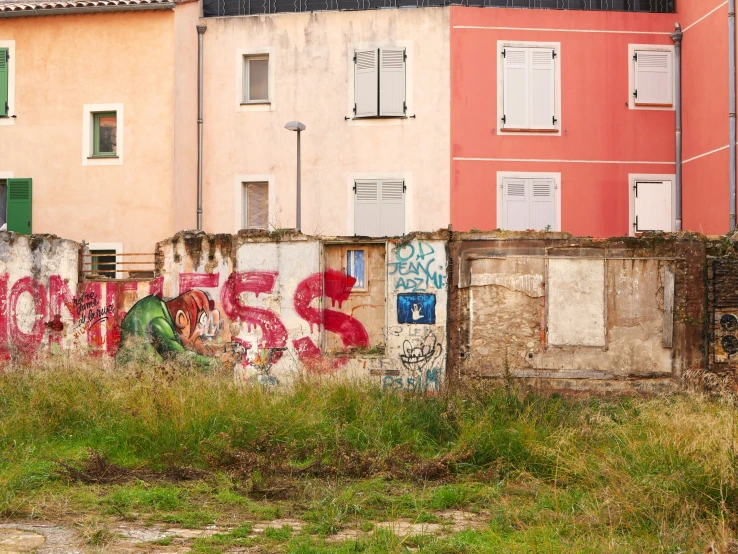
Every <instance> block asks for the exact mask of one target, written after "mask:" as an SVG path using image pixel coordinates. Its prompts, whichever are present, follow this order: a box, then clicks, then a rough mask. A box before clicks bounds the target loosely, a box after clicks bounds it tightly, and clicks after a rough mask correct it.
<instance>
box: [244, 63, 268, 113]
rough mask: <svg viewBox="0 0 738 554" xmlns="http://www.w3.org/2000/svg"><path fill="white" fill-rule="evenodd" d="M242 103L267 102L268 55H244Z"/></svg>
mask: <svg viewBox="0 0 738 554" xmlns="http://www.w3.org/2000/svg"><path fill="white" fill-rule="evenodd" d="M243 103H244V104H268V103H269V56H267V55H260V56H244V64H243Z"/></svg>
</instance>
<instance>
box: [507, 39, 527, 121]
mask: <svg viewBox="0 0 738 554" xmlns="http://www.w3.org/2000/svg"><path fill="white" fill-rule="evenodd" d="M529 50H530V49H529V48H510V47H505V48H504V50H503V53H504V58H503V59H502V64H503V77H502V79H503V91H502V94H503V118H504V119H503V121H502V126H503V128H505V129H528V128H529V126H530V123H529V122H530V114H529V108H530V102H529V90H530V82H529V76H530V70H529V67H530V66H529V63H530V55H529Z"/></svg>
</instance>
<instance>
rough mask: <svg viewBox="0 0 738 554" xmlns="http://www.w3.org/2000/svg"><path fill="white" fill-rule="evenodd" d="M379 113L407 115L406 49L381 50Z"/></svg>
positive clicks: (384, 114)
mask: <svg viewBox="0 0 738 554" xmlns="http://www.w3.org/2000/svg"><path fill="white" fill-rule="evenodd" d="M379 60H380V65H379V115H383V116H404V115H405V49H404V48H381V49H380V50H379Z"/></svg>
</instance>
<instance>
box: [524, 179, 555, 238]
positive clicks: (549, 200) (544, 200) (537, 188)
mask: <svg viewBox="0 0 738 554" xmlns="http://www.w3.org/2000/svg"><path fill="white" fill-rule="evenodd" d="M529 183H530V228H531V229H535V230H536V231H543V230H545V229H546V227H548V228H549V230H550V231H556V230H557V229H556V203H555V201H554V199H555V193H556V183H555V182H554V180H553V179H530V181H529Z"/></svg>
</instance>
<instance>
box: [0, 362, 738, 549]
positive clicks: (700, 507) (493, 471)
mask: <svg viewBox="0 0 738 554" xmlns="http://www.w3.org/2000/svg"><path fill="white" fill-rule="evenodd" d="M735 423H736V422H735V408H734V407H733V405H732V404H731V403H730V402H729V401H727V400H725V399H722V400H721V399H708V398H704V397H701V396H699V395H695V394H682V395H673V396H668V397H659V398H649V399H640V398H623V399H608V400H602V399H599V400H598V399H589V400H577V399H566V398H561V397H558V396H549V397H546V396H540V395H535V394H524V393H522V392H520V391H517V390H514V389H511V388H502V389H491V388H489V389H488V388H483V387H481V386H480V387H477V388H468V389H466V390H464V391H459V392H456V393H449V394H441V395H437V396H417V395H401V394H395V393H385V392H383V391H382V390H381V388H379V387H378V386H375V385H373V384H368V383H364V384H348V383H345V382H338V381H335V380H325V381H323V382H312V381H305V382H298V383H296V384H295V385H294V386H291V387H289V388H286V389H284V390H279V391H275V390H273V389H271V390H269V389H264V388H262V387H259V386H254V387H243V386H241V387H239V386H235V385H234V384H233V382H232V380H231V379H230V378H229V377H228V376H225V375H213V374H211V375H200V374H194V373H187V372H185V373H181V372H177V371H173V370H172V369H171V368H170V369H161V368H159V369H139V370H137V371H136V370H131V369H122V368H116V367H114V366H112V365H111V366H107V365H105V364H102V363H89V364H81V363H75V362H72V361H64V362H56V363H54V364H47V365H41V366H37V367H34V368H32V369H30V368H26V369H24V368H13V369H8V370H7V371H6V372H5V373H4V374H2V375H0V515H2V516H3V517H4V518H5V519H6V520H8V521H18V520H22V519H24V518H39V519H43V520H61V521H73V522H75V523H77V524H80V522H82V523H81V524H83V525H88V526H92V527H94V528H95V529H96V532H95V533H93V534H92V535H91V537H92V538H91V539H90V541H91V544H94V541H96V540H100V541H102V542H104V540H105V532H104V530H105V529H106V528H107V527H106V526H109V525H112V523H113V522H116V521H136V522H141V523H145V524H153V523H167V524H172V525H178V526H184V527H195V528H196V527H202V526H206V525H211V524H216V525H218V526H220V527H222V528H227V529H228V532H223V533H220V534H217V535H215V536H213V537H209V538H201V539H197V540H196V541H194V543H193V544H192V548H193V551H194V552H227V551H228V549H229V548H231V547H233V546H244V545H245V546H248V545H252V546H258V547H260V548H262V550H260V551H264V552H300V553H308V552H377V553H379V552H404V551H410V550H413V551H415V550H419V551H421V552H433V553H436V552H438V553H441V552H443V553H446V552H448V553H453V552H704V551H705V550H706V549H707V548H708V547H712V548H713V551H714V552H727V551H728V550H727V549H728V548H729V545H730V542H731V540H732V538H733V537H734V536H735V532H736V527H737V525H738V521H737V520H736V507H738V486H737V483H736V467H737V464H736V459H735V452H736V449H735V444H734V437H735V436H736V432H735V430H736V429H735ZM461 512H463V513H464V514H465V517H467V518H468V524H466V525H464V524H458V522H456V523H454V517H457V516H458V514H459V513H461ZM277 518H292V519H295V520H299V521H300V522H301V526H300V529H299V530H295V528H291V527H289V526H286V527H281V528H270V529H268V532H265V533H262V534H260V535H259V536H258V537H256V536H253V533H251V529H252V528H253V526H254V525H256V524H258V523H259V522H262V521H268V520H274V519H277ZM0 521H2V519H0ZM401 524H416V525H415V526H414V527H413V526H411V527H409V528H410V529H411V530H412V531H410V532H408V531H403V529H406V528H403V527H402V525H401ZM417 524H427V525H428V526H429V528H430V527H433V528H434V529H435V531H434V532H433V533H428V534H423V533H419V532H416V531H417V529H418V526H417ZM161 544H163V545H164V544H166V541H162V542H161Z"/></svg>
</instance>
